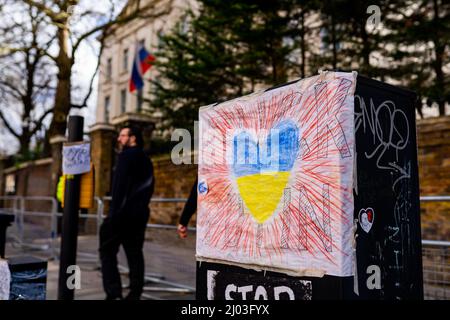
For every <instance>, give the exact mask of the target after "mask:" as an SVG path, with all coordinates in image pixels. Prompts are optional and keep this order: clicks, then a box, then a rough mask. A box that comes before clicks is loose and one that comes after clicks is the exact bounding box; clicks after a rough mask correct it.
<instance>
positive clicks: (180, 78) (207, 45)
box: [150, 0, 306, 128]
mask: <svg viewBox="0 0 450 320" xmlns="http://www.w3.org/2000/svg"><path fill="white" fill-rule="evenodd" d="M304 14H305V11H304V10H302V7H301V6H300V5H299V3H298V2H297V1H293V0H278V1H275V0H273V1H267V2H264V3H262V2H260V1H243V0H232V1H226V2H224V1H219V0H203V1H201V3H200V9H199V11H198V12H196V13H194V12H192V11H188V12H187V13H186V16H185V18H184V19H183V20H182V21H181V22H180V23H179V24H178V25H177V26H176V27H175V28H174V29H173V30H172V32H171V34H167V35H163V36H162V37H161V46H160V48H159V49H158V52H157V53H156V56H157V63H156V68H157V70H158V72H159V76H157V77H155V78H154V79H153V80H152V84H153V86H152V89H151V93H152V95H153V97H154V98H153V99H151V101H150V105H151V107H152V111H155V110H158V111H161V112H162V113H163V115H164V119H166V125H167V126H168V127H171V126H172V127H184V128H190V127H192V124H193V120H195V119H197V112H198V108H199V107H200V106H203V105H208V104H211V103H213V102H221V101H225V100H228V99H231V98H234V97H237V96H242V95H245V94H248V93H250V92H252V91H254V90H255V89H258V88H261V87H267V86H272V85H275V84H281V83H284V82H286V80H287V79H288V78H289V77H292V76H294V77H296V78H297V77H298V75H299V73H300V72H303V73H304V67H305V58H304V57H303V58H304V59H303V60H301V61H300V64H299V63H298V59H296V58H295V56H294V53H295V51H296V50H297V51H298V49H299V43H301V42H300V41H298V39H299V38H300V37H301V36H302V35H303V37H304V36H305V30H306V29H303V33H301V32H299V26H300V25H301V23H302V21H301V19H302V15H304ZM303 18H304V17H303ZM305 48H306V44H305V42H304V43H303V48H302V49H303V50H305ZM303 52H304V51H303ZM293 57H294V58H295V59H292V58H293ZM301 70H302V71H301Z"/></svg>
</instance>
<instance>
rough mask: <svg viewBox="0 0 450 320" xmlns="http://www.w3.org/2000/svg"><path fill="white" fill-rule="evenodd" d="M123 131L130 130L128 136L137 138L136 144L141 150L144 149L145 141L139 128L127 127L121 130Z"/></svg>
mask: <svg viewBox="0 0 450 320" xmlns="http://www.w3.org/2000/svg"><path fill="white" fill-rule="evenodd" d="M123 129H128V130H129V133H128V135H129V136H130V137H131V136H134V137H135V138H136V144H137V146H138V147H139V148H143V147H144V139H143V138H142V132H141V130H140V129H139V128H138V127H135V126H125V127H123V128H122V129H121V130H123Z"/></svg>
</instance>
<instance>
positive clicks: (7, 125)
mask: <svg viewBox="0 0 450 320" xmlns="http://www.w3.org/2000/svg"><path fill="white" fill-rule="evenodd" d="M0 119H2V120H3V123H4V124H5V127H6V128H7V129H8V131H9V132H10V133H11V134H12V135H13V136H15V137H16V138H17V139H20V135H19V134H18V133H17V132H16V131H15V130H14V129H13V128H12V126H11V125H10V124H9V122H8V121H7V120H6V118H5V116H4V115H3V111H2V109H1V108H0Z"/></svg>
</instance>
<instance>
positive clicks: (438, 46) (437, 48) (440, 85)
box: [433, 0, 445, 116]
mask: <svg viewBox="0 0 450 320" xmlns="http://www.w3.org/2000/svg"><path fill="white" fill-rule="evenodd" d="M433 9H434V18H433V20H434V22H435V24H436V25H438V22H439V8H438V3H437V1H436V0H434V1H433ZM433 44H434V54H435V56H436V61H434V63H433V68H434V72H435V73H436V82H435V83H436V89H437V92H438V94H440V96H438V97H437V103H438V106H439V115H440V116H445V99H444V92H445V89H444V72H443V70H442V67H443V58H444V53H445V45H443V44H442V43H441V41H440V38H439V34H434V36H433Z"/></svg>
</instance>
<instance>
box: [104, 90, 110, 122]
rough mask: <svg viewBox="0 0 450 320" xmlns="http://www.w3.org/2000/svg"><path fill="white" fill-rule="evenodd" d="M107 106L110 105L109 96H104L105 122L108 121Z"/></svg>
mask: <svg viewBox="0 0 450 320" xmlns="http://www.w3.org/2000/svg"><path fill="white" fill-rule="evenodd" d="M109 107H110V99H109V96H106V97H105V122H106V123H108V122H109Z"/></svg>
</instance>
